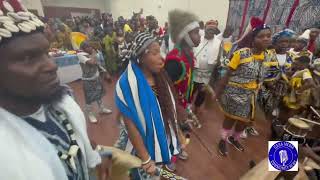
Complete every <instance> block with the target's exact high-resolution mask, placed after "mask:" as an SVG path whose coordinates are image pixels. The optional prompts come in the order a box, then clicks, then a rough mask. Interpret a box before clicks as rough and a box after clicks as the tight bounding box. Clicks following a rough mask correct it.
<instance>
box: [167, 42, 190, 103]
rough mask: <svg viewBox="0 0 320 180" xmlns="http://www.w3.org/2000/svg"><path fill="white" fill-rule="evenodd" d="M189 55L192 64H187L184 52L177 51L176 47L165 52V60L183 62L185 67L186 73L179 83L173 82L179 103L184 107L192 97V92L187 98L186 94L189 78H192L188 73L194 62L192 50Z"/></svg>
mask: <svg viewBox="0 0 320 180" xmlns="http://www.w3.org/2000/svg"><path fill="white" fill-rule="evenodd" d="M190 54H191V57H192V58H193V61H192V64H189V62H188V59H187V57H186V55H185V53H183V52H181V51H179V50H178V49H177V48H174V49H173V50H172V51H170V52H169V53H168V54H167V57H166V60H165V62H168V61H178V62H179V63H184V64H185V67H186V74H185V76H184V77H183V79H182V80H180V81H179V83H177V82H174V87H175V89H176V92H177V93H178V96H179V97H178V98H179V103H180V104H181V105H182V106H183V107H184V108H186V107H187V104H188V103H190V102H191V99H192V93H191V95H190V97H189V98H188V99H187V97H186V94H187V91H188V88H189V87H188V82H189V79H190V78H192V77H191V74H190V73H189V72H190V70H191V68H192V67H194V63H195V57H194V55H193V52H190Z"/></svg>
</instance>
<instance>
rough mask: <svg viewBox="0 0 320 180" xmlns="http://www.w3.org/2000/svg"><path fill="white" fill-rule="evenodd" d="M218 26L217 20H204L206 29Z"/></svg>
mask: <svg viewBox="0 0 320 180" xmlns="http://www.w3.org/2000/svg"><path fill="white" fill-rule="evenodd" d="M217 27H218V21H217V20H209V21H208V22H206V25H205V28H206V29H216V28H217Z"/></svg>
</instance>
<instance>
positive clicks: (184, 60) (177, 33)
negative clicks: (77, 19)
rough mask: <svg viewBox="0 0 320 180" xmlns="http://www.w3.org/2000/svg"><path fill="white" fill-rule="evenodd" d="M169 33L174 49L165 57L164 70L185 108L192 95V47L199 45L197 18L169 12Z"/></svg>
mask: <svg viewBox="0 0 320 180" xmlns="http://www.w3.org/2000/svg"><path fill="white" fill-rule="evenodd" d="M169 32H170V36H171V38H172V41H173V42H174V43H175V48H174V49H173V50H172V51H170V52H169V53H168V55H167V57H166V61H165V69H166V70H167V72H168V74H169V76H170V78H171V79H172V81H173V82H174V83H175V88H176V90H177V92H178V95H179V100H180V103H181V105H183V106H184V107H185V108H186V107H187V104H188V103H190V102H191V99H192V94H193V68H194V64H195V57H194V54H193V51H192V48H193V47H197V46H198V45H199V44H200V38H201V37H200V35H199V22H198V18H197V17H196V16H195V15H194V14H192V13H189V12H186V11H182V10H177V9H176V10H173V11H170V12H169Z"/></svg>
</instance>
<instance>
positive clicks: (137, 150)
mask: <svg viewBox="0 0 320 180" xmlns="http://www.w3.org/2000/svg"><path fill="white" fill-rule="evenodd" d="M130 57H131V61H130V63H129V64H128V67H127V69H126V70H125V72H124V73H123V74H122V75H121V77H120V79H119V81H118V82H117V85H116V92H115V93H116V96H115V102H116V105H117V107H118V109H119V111H120V113H121V114H122V115H123V116H124V121H123V122H124V124H125V127H126V129H125V131H122V132H123V133H121V137H120V140H121V141H122V142H121V143H120V144H124V147H123V148H124V149H125V150H126V151H128V152H130V153H132V154H134V155H136V156H138V157H139V158H140V159H141V160H142V161H143V163H142V164H143V166H142V169H137V170H135V171H133V174H132V175H133V176H134V179H153V178H155V177H151V176H150V175H154V172H155V168H156V166H158V165H164V164H170V163H171V157H172V156H174V155H176V154H178V153H179V147H180V145H179V141H178V138H180V136H177V135H178V134H180V133H179V132H180V129H179V128H178V118H180V114H177V111H176V109H177V108H178V107H177V106H176V103H175V99H174V96H173V91H172V86H171V83H170V81H169V80H168V77H167V75H166V73H165V72H164V71H163V66H164V62H163V59H162V57H161V55H160V46H159V43H158V42H157V41H156V40H155V38H154V37H153V36H152V35H150V34H148V33H140V34H138V35H137V36H136V38H135V40H134V45H133V47H132V49H131V55H130ZM177 115H179V116H177Z"/></svg>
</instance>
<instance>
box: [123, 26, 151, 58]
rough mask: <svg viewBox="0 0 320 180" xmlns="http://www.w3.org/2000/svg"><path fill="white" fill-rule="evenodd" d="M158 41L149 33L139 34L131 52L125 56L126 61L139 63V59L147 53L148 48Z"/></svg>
mask: <svg viewBox="0 0 320 180" xmlns="http://www.w3.org/2000/svg"><path fill="white" fill-rule="evenodd" d="M155 41H156V38H155V37H153V36H152V35H151V34H150V33H148V32H141V33H139V34H138V35H137V36H136V37H135V39H134V42H133V45H132V47H131V49H130V50H129V51H127V52H126V55H124V60H123V61H125V60H126V59H131V60H135V61H137V63H139V57H140V56H141V55H142V54H143V53H144V52H145V51H146V49H147V47H148V46H149V45H150V44H151V43H153V42H155Z"/></svg>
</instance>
